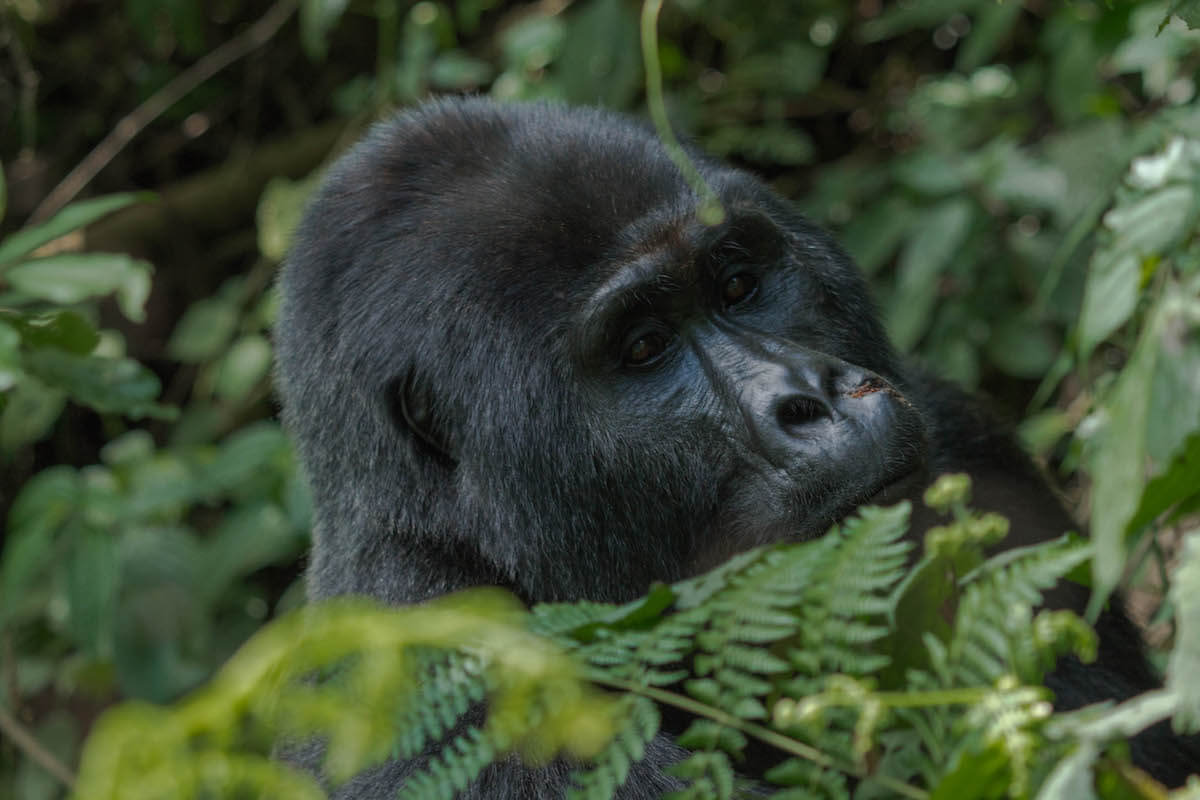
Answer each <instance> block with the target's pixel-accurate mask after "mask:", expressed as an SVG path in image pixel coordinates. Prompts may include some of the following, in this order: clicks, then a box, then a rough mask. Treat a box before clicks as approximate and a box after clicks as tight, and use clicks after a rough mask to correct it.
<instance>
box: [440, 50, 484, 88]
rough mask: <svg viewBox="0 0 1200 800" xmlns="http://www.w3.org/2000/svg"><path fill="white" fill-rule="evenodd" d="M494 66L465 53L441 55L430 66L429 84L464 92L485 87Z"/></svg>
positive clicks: (455, 52)
mask: <svg viewBox="0 0 1200 800" xmlns="http://www.w3.org/2000/svg"><path fill="white" fill-rule="evenodd" d="M493 73H494V70H493V69H492V65H491V64H489V63H488V62H486V61H483V60H482V59H478V58H474V57H473V56H471V55H469V54H467V53H465V52H463V51H462V50H451V51H449V52H447V53H441V54H440V55H438V56H437V58H435V59H434V60H433V63H432V64H430V65H429V83H430V84H431V85H432V86H433V87H434V88H437V89H442V90H446V91H457V92H462V91H466V90H468V89H474V88H477V87H479V86H485V85H486V84H487V83H488V82H489V81H490V80H491V79H492V75H493Z"/></svg>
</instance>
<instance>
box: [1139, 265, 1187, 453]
mask: <svg viewBox="0 0 1200 800" xmlns="http://www.w3.org/2000/svg"><path fill="white" fill-rule="evenodd" d="M1193 283H1194V284H1195V286H1194V287H1193V288H1191V289H1183V288H1181V287H1179V286H1177V285H1176V284H1175V283H1174V282H1171V283H1169V284H1168V285H1167V287H1166V294H1165V296H1164V298H1163V312H1162V314H1163V316H1162V318H1161V320H1159V321H1158V323H1157V331H1158V336H1157V337H1156V342H1155V343H1156V345H1157V347H1158V351H1159V354H1160V356H1159V358H1158V359H1157V361H1156V362H1155V365H1154V377H1153V379H1152V381H1151V384H1150V414H1149V418H1148V420H1147V423H1148V428H1147V431H1146V452H1147V454H1148V455H1149V456H1150V458H1151V459H1152V460H1153V461H1154V466H1155V467H1156V468H1157V469H1161V468H1162V467H1163V466H1164V465H1165V464H1166V463H1168V462H1169V461H1170V460H1171V459H1172V458H1173V457H1174V455H1175V453H1176V452H1177V451H1178V449H1179V448H1180V447H1181V445H1182V443H1183V442H1184V440H1186V439H1187V437H1188V436H1190V435H1191V434H1192V432H1193V431H1195V430H1197V429H1200V280H1197V281H1194V282H1193Z"/></svg>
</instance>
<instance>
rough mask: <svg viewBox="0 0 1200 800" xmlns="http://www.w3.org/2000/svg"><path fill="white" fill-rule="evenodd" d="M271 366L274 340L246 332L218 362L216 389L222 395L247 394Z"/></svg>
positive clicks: (264, 376) (237, 396)
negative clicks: (272, 341)
mask: <svg viewBox="0 0 1200 800" xmlns="http://www.w3.org/2000/svg"><path fill="white" fill-rule="evenodd" d="M270 370H271V344H270V343H269V342H268V341H267V340H266V338H265V337H263V336H259V335H257V334H253V335H250V336H243V337H242V338H241V339H239V340H238V341H237V342H235V343H234V345H233V347H231V348H229V352H228V353H226V354H225V357H224V358H222V359H221V361H220V363H219V364H218V365H217V379H216V391H217V394H219V395H220V396H222V397H226V398H229V399H233V400H237V399H241V398H243V397H245V395H246V393H247V392H249V391H250V390H251V389H253V388H254V387H255V386H256V385H258V383H259V382H260V381H262V380H263V379H264V378H266V377H267V374H268V373H269V372H270Z"/></svg>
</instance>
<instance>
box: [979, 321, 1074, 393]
mask: <svg viewBox="0 0 1200 800" xmlns="http://www.w3.org/2000/svg"><path fill="white" fill-rule="evenodd" d="M987 352H988V357H989V358H990V359H991V360H992V363H993V364H995V365H996V366H997V367H999V368H1000V369H1001V370H1003V371H1004V372H1006V373H1008V374H1009V375H1012V376H1014V377H1017V378H1040V377H1042V376H1043V375H1045V374H1046V371H1047V370H1048V369H1050V365H1051V364H1053V363H1054V359H1055V357H1056V356H1057V355H1058V342H1057V341H1055V339H1054V335H1053V334H1052V333H1051V332H1050V330H1049V329H1047V328H1046V327H1045V326H1043V325H1039V324H1038V323H1037V322H1036V321H1035V320H1032V319H1030V318H1029V317H1028V315H1025V314H1012V315H1010V316H1009V317H1007V318H1006V319H1004V320H1003V321H1001V322H1000V323H999V324H998V325H997V326H996V327H995V328H993V329H992V335H991V336H990V337H988V342H987Z"/></svg>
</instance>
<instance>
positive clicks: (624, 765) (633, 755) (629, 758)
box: [567, 695, 659, 800]
mask: <svg viewBox="0 0 1200 800" xmlns="http://www.w3.org/2000/svg"><path fill="white" fill-rule="evenodd" d="M622 706H623V708H622V709H621V711H620V717H619V719H620V723H619V727H618V728H617V733H616V736H614V737H613V739H612V741H610V742H609V744H608V746H607V747H605V748H604V750H602V751H601V752H600V754H599V755H597V756H596V757H595V758H594V759H593V760H592V766H590V767H589V768H586V769H580V770H577V771H575V772H574V773H572V775H571V783H572V784H573V785H572V787H571V789H570V790H569V791H568V792H567V800H607V798H610V797H612V796H613V794H614V793H615V792H616V790H617V789H618V788H620V787H621V786H622V785H623V784H624V783H625V779H626V778H627V777H628V776H629V768H630V766H631V765H632V764H633V763H634V762H636V761H640V760H641V758H642V756H643V755H645V752H646V745H647V744H648V743H649V742H650V740H651V739H653V738H654V737H655V736H656V735H657V734H658V726H659V714H658V707H657V706H655V705H654V703H653V702H651V701H650V700H647V699H646V698H644V697H638V696H636V695H629V696H627V697H626V698H625V699H624V700H623V701H622Z"/></svg>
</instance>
